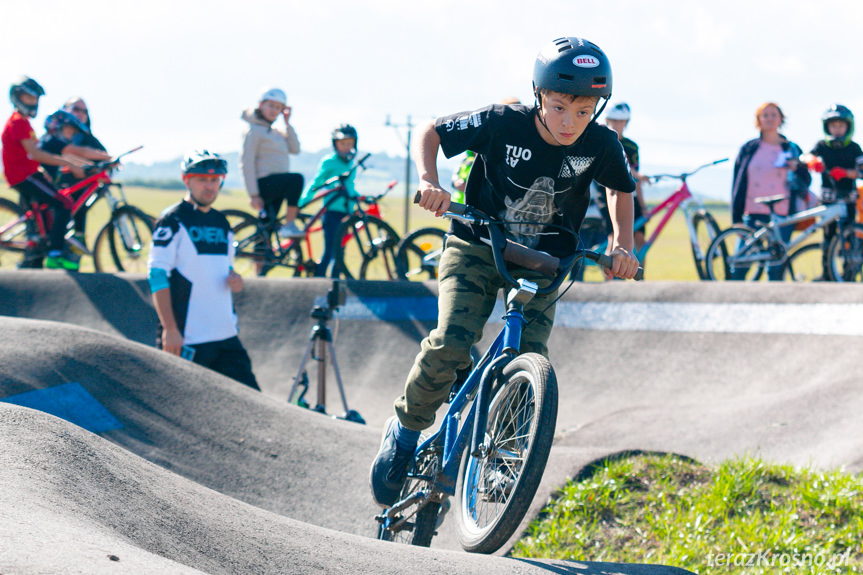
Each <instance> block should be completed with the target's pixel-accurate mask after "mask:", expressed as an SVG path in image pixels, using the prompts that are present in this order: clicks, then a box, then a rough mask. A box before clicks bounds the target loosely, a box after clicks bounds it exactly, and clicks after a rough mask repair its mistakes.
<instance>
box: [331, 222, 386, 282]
mask: <svg viewBox="0 0 863 575" xmlns="http://www.w3.org/2000/svg"><path fill="white" fill-rule="evenodd" d="M339 237H340V238H341V240H340V242H339V247H338V250H337V251H336V265H335V270H336V271H335V272H334V275H335V274H336V273H338V275H340V276H341V277H344V278H345V279H363V280H394V279H396V274H397V272H396V247H397V246H398V244H399V236H398V234H397V233H396V231H395V230H394V229H393V228H392V226H390V225H389V224H388V223H386V222H385V221H383V220H381V219H379V218H376V217H374V216H369V215H367V216H365V217H362V216H360V215H353V216H351V217H350V218H348V219H347V220H345V222H344V223H342V227H341V229H340V231H339Z"/></svg>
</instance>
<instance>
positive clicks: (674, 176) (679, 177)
mask: <svg viewBox="0 0 863 575" xmlns="http://www.w3.org/2000/svg"><path fill="white" fill-rule="evenodd" d="M727 161H728V158H722V159H721V160H715V161H713V162H710V163H709V164H704V165H703V166H699V167H697V168H695V169H694V170H692V171H691V172H686V173H683V174H656V175H655V176H646V177H647V179H648V181H653V182H654V183H656V182H658V181H659V180H662V179H664V178H671V179H674V180H683V181H686V178H688V177H689V176H692V175H693V174H696V173H698V172H700V171H701V170H703V169H704V168H709V167H710V166H715V165H716V164H721V163H722V162H727Z"/></svg>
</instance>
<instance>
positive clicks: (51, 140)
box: [38, 134, 72, 182]
mask: <svg viewBox="0 0 863 575" xmlns="http://www.w3.org/2000/svg"><path fill="white" fill-rule="evenodd" d="M71 143H72V142H70V141H69V140H64V139H63V138H60V137H58V136H54V135H51V134H45V135H44V136H42V138H41V139H40V140H39V144H38V146H39V149H40V150H43V151H45V152H48V153H49V154H54V155H57V156H60V155H62V154H63V150H65V149H66V146H68V145H70V144H71ZM42 169H43V170H45V172H46V173H47V174H48V176H49V177H50V178H51V181H52V182H54V181H56V180H57V172H58V171H59V170H60V166H52V165H50V164H42Z"/></svg>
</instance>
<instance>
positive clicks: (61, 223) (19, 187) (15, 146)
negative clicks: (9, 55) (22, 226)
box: [2, 76, 86, 270]
mask: <svg viewBox="0 0 863 575" xmlns="http://www.w3.org/2000/svg"><path fill="white" fill-rule="evenodd" d="M44 95H45V90H44V89H43V88H42V86H40V85H39V83H38V82H36V80H33V79H32V78H28V77H27V76H22V77H21V78H19V79H18V80H17V81H16V82H15V83H14V84H12V86H11V87H10V89H9V100H10V101H11V102H12V105H13V106H14V107H15V111H14V112H12V116H11V117H10V118H9V120H7V121H6V125H5V126H4V127H3V134H2V141H3V171H4V173H5V174H6V181H7V182H9V185H10V186H11V187H12V188H13V189H15V190H16V191H17V192H18V193H20V194H21V197H22V199H23V200H25V201H27V202H32V201H38V202H44V203H47V204H48V205H49V206H51V208H52V210H53V212H54V223H53V225H52V227H51V236H50V239H49V241H50V244H49V246H48V257H47V258H45V267H48V268H53V269H67V270H77V269H78V262H77V261H73V260H72V259H70V258H67V257H66V254H65V247H66V239H65V235H66V226H67V225H68V223H69V218H70V216H71V211H70V208H71V206H72V202H71V201H70V200H68V199H67V198H66V197H65V196H63V195H62V194H60V193H58V192H57V189H56V188H55V187H54V185H53V184H52V183H51V182H50V181H49V180H48V178H47V177H45V174H44V173H43V172H42V171H41V170H40V168H39V164H40V163H41V164H48V165H51V166H67V167H68V168H69V169H70V170H72V173H73V174H74V175H75V176H76V177H78V178H83V177H84V170H83V169H82V168H83V167H84V166H85V165H86V164H84V163H81V162H77V161H74V160H71V159H66V158H63V157H62V156H58V155H56V154H50V153H48V152H46V151H44V150H41V149H39V148H38V147H37V145H36V144H37V143H38V141H37V140H36V134H35V133H34V132H33V127H32V126H31V125H30V118H35V117H36V113H37V111H38V109H39V98H40V97H41V96H44Z"/></svg>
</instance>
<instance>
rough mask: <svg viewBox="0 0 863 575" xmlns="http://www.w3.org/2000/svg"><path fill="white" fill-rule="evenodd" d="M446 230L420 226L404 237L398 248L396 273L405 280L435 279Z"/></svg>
mask: <svg viewBox="0 0 863 575" xmlns="http://www.w3.org/2000/svg"><path fill="white" fill-rule="evenodd" d="M445 236H446V231H445V230H442V229H440V228H420V229H418V230H416V231H413V232H411V233H410V234H408V235H406V236H405V237H404V238H402V241H400V242H399V245H398V248H397V249H396V273H397V276H398V279H400V280H405V281H426V280H435V279H437V276H438V265H439V263H440V256H441V254H442V253H443V243H444V237H445Z"/></svg>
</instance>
